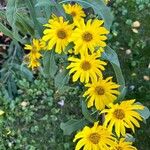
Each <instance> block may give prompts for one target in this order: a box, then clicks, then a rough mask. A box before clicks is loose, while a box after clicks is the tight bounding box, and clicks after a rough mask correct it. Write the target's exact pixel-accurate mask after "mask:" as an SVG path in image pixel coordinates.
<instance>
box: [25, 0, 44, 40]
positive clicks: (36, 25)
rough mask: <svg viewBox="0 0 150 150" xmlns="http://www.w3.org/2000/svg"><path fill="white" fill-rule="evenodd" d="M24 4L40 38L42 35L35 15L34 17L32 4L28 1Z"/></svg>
mask: <svg viewBox="0 0 150 150" xmlns="http://www.w3.org/2000/svg"><path fill="white" fill-rule="evenodd" d="M26 4H27V6H28V8H29V11H30V16H31V18H32V20H33V22H34V26H35V28H36V30H37V31H38V34H39V35H40V37H42V34H43V33H42V26H41V25H40V23H39V22H38V20H37V15H36V11H35V7H34V4H33V2H32V1H30V0H26Z"/></svg>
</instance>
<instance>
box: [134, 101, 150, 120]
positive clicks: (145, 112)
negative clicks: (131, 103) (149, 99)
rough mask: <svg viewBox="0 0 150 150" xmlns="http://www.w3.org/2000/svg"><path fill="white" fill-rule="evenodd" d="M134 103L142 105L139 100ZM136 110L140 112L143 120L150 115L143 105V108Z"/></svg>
mask: <svg viewBox="0 0 150 150" xmlns="http://www.w3.org/2000/svg"><path fill="white" fill-rule="evenodd" d="M136 104H138V105H142V106H143V104H141V103H140V102H136ZM137 111H138V112H139V113H140V115H141V116H142V118H143V119H144V120H147V119H148V118H149V117H150V111H149V109H148V108H147V107H146V106H144V109H143V110H137Z"/></svg>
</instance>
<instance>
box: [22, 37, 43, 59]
mask: <svg viewBox="0 0 150 150" xmlns="http://www.w3.org/2000/svg"><path fill="white" fill-rule="evenodd" d="M24 49H25V50H29V51H30V53H29V56H30V58H32V59H39V58H40V57H41V56H42V55H41V54H40V52H39V51H40V50H41V43H40V40H38V39H33V41H32V44H31V45H29V44H26V45H25V47H24Z"/></svg>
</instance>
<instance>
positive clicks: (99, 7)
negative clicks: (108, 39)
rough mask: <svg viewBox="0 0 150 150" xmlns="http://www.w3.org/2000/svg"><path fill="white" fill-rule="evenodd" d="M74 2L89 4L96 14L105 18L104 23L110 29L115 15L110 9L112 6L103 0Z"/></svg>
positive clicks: (76, 0)
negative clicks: (108, 5) (109, 6)
mask: <svg viewBox="0 0 150 150" xmlns="http://www.w3.org/2000/svg"><path fill="white" fill-rule="evenodd" d="M69 1H71V0H63V1H61V2H60V3H65V2H69ZM74 2H78V3H80V4H81V5H83V6H84V5H87V6H89V7H92V8H93V10H94V12H95V14H98V15H99V16H100V17H102V18H103V19H104V25H105V27H106V28H107V29H108V30H110V27H111V25H112V22H113V15H112V13H111V11H110V8H108V7H107V6H106V5H105V4H104V2H103V0H94V1H93V0H74Z"/></svg>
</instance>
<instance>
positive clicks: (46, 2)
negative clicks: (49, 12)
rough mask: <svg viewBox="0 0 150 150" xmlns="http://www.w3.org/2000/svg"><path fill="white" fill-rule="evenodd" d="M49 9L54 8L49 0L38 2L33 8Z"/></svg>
mask: <svg viewBox="0 0 150 150" xmlns="http://www.w3.org/2000/svg"><path fill="white" fill-rule="evenodd" d="M47 6H48V7H49V6H54V4H53V3H51V2H50V0H42V1H41V0H38V2H37V4H36V5H35V7H47Z"/></svg>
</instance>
